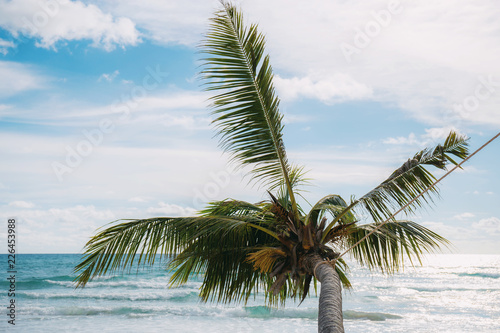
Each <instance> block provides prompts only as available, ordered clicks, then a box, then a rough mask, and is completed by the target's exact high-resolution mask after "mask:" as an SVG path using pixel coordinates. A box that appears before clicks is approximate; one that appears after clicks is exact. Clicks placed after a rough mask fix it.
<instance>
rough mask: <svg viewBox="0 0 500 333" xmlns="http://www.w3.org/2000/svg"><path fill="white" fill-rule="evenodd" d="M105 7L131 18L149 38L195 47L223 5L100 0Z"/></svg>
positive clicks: (203, 1) (197, 0) (196, 0)
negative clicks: (214, 14) (217, 10)
mask: <svg viewBox="0 0 500 333" xmlns="http://www.w3.org/2000/svg"><path fill="white" fill-rule="evenodd" d="M99 5H100V6H101V8H103V9H104V10H106V11H108V12H111V13H114V14H115V15H119V16H125V17H129V18H130V19H132V20H133V21H134V22H135V23H136V24H137V25H138V26H139V27H140V28H141V31H142V30H143V31H144V34H145V36H146V37H148V38H150V39H153V40H154V41H155V42H157V43H162V44H168V43H173V44H183V45H189V46H194V45H196V44H198V43H199V41H200V39H201V38H202V34H203V33H204V32H205V29H206V26H207V24H208V18H209V17H210V16H211V15H212V13H213V11H214V10H215V9H217V8H220V2H219V1H216V0H212V1H206V0H192V1H162V0H143V1H120V0H109V1H105V2H104V1H101V2H100V3H99Z"/></svg>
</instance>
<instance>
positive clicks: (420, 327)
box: [0, 254, 500, 333]
mask: <svg viewBox="0 0 500 333" xmlns="http://www.w3.org/2000/svg"><path fill="white" fill-rule="evenodd" d="M1 258H2V259H1V260H2V261H3V262H4V263H5V264H3V266H6V263H7V257H6V255H2V256H1ZM79 258H80V256H79V255H74V254H65V255H64V254H37V255H36V254H33V255H28V254H26V255H18V257H17V270H18V272H17V274H16V278H17V285H16V289H17V290H16V305H17V306H16V311H17V317H16V325H15V328H14V327H12V326H11V325H9V324H8V323H7V319H8V318H7V316H6V311H7V310H4V315H3V316H2V317H3V318H2V319H1V322H0V331H2V332H10V331H17V332H287V333H291V332H316V331H317V326H316V325H317V320H316V317H317V306H318V298H317V297H315V296H313V297H310V298H308V299H306V300H305V301H304V303H302V305H300V306H297V304H293V303H289V304H288V305H287V306H286V307H285V308H284V309H268V308H266V307H264V306H263V304H264V300H263V297H262V296H257V297H256V299H255V300H253V299H252V301H251V302H250V303H248V304H247V305H246V306H244V305H231V306H222V305H216V304H204V303H200V301H199V299H198V288H199V286H200V284H201V277H197V278H196V277H193V279H191V280H190V281H189V282H188V283H187V284H186V285H184V286H182V287H180V288H175V289H173V288H168V278H169V275H168V273H167V272H165V271H164V270H163V267H162V266H161V265H157V266H156V267H154V268H150V269H146V270H142V271H139V272H137V273H136V272H135V271H134V273H132V274H128V275H120V276H115V277H104V278H99V279H97V280H95V281H94V282H91V283H90V284H89V285H88V286H87V287H86V288H85V289H83V290H82V289H78V290H75V289H74V284H73V282H72V280H73V278H74V275H73V273H72V270H73V267H74V265H75V264H76V263H77V262H78V260H79ZM352 268H353V269H352V271H351V275H350V276H351V281H352V282H353V286H354V288H353V290H352V291H347V292H346V293H344V295H343V297H344V325H345V328H346V332H441V333H442V332H500V256H494V255H436V256H429V257H428V259H427V260H426V262H425V265H424V266H422V267H416V268H411V267H409V268H406V269H405V271H404V272H400V273H398V274H397V275H395V276H392V277H387V276H384V275H382V274H379V273H372V272H370V271H368V270H367V269H364V268H361V267H359V266H356V265H353V266H352ZM3 271H4V273H3V274H4V275H5V276H6V277H8V276H7V273H6V269H4V270H3ZM0 288H1V289H2V292H1V297H0V303H1V304H2V306H3V307H4V309H5V308H6V305H7V304H8V301H9V298H8V297H7V290H8V288H9V282H8V281H7V280H6V278H2V280H1V282H0Z"/></svg>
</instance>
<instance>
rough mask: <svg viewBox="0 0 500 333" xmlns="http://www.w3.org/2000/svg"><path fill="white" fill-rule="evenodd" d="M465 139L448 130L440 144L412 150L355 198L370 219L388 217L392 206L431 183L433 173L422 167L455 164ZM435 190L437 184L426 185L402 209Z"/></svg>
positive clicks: (419, 203) (398, 205) (420, 203)
mask: <svg viewBox="0 0 500 333" xmlns="http://www.w3.org/2000/svg"><path fill="white" fill-rule="evenodd" d="M467 140H468V138H467V137H465V136H462V135H459V134H457V133H456V132H453V131H451V132H450V134H449V135H448V137H447V138H446V140H445V142H444V143H443V144H442V145H441V144H440V145H437V146H436V147H434V148H432V149H424V150H422V151H419V152H418V153H416V154H415V156H413V158H411V159H408V161H406V162H405V163H404V164H403V165H402V166H401V167H399V168H398V169H396V170H395V171H394V172H393V173H392V174H391V175H390V176H389V178H387V179H386V180H384V181H383V182H382V183H381V184H380V185H378V186H377V187H376V188H374V189H373V190H372V191H370V192H368V193H367V194H365V195H364V196H363V197H361V198H360V199H359V200H357V202H358V203H360V204H362V206H363V208H364V209H366V210H367V211H368V212H369V213H370V215H371V216H372V218H373V220H374V221H376V222H377V221H382V220H384V219H386V218H388V217H389V216H390V215H391V214H392V212H393V211H394V210H395V209H399V208H401V207H403V206H404V205H406V204H407V203H409V202H411V201H412V200H413V199H415V198H416V197H417V196H418V195H419V194H420V193H422V192H423V191H425V190H426V189H427V188H428V187H429V186H431V185H432V183H434V181H435V180H436V177H435V176H434V175H433V174H432V173H431V172H430V171H429V170H428V169H427V168H426V167H428V166H433V167H436V168H437V169H440V170H445V169H446V165H447V164H448V163H452V164H455V165H456V164H457V162H456V161H455V159H454V158H458V159H464V158H466V157H467V156H468V154H469V151H468V148H467V146H468V143H467ZM438 191H439V190H438V188H437V187H433V188H431V189H429V191H428V192H427V193H426V194H424V195H423V196H421V197H420V198H418V199H416V200H415V201H414V202H413V203H412V204H411V205H410V206H408V208H407V210H406V212H407V213H411V212H412V211H413V210H414V209H415V208H419V207H422V206H423V205H424V204H428V203H430V202H432V200H433V197H432V196H433V195H438Z"/></svg>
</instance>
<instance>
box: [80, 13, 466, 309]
mask: <svg viewBox="0 0 500 333" xmlns="http://www.w3.org/2000/svg"><path fill="white" fill-rule="evenodd" d="M222 7H223V8H222V9H221V10H220V11H218V12H217V13H216V14H215V16H214V17H213V18H212V19H211V26H210V28H209V31H208V33H207V35H206V38H205V40H204V42H203V44H202V52H203V53H204V54H205V58H204V67H203V70H202V71H201V75H202V78H203V79H204V82H205V84H206V89H207V90H209V91H213V92H214V95H213V97H212V98H211V102H212V109H213V115H214V118H215V119H214V120H213V123H214V125H215V127H216V129H217V132H218V134H219V136H220V144H221V147H222V148H223V149H224V150H225V151H226V152H228V153H229V154H230V155H231V156H232V159H233V161H235V162H236V163H238V164H239V165H241V166H246V165H250V166H251V167H252V171H251V175H252V179H253V180H254V181H255V182H258V183H259V184H260V185H263V186H266V187H267V189H268V196H269V199H268V200H266V201H263V202H259V203H254V204H253V203H248V202H245V201H240V200H234V199H226V200H222V201H216V202H211V203H209V204H208V206H207V207H206V208H205V209H204V210H202V211H201V212H200V213H199V214H198V215H197V216H194V217H176V218H170V217H157V218H148V219H139V220H121V221H118V222H115V223H112V225H110V226H108V227H107V228H105V229H103V230H101V231H99V232H98V233H97V234H96V235H95V236H93V237H92V238H91V239H90V241H89V242H88V243H87V245H86V247H85V255H84V257H83V258H82V261H81V263H80V264H79V265H78V266H77V267H76V268H75V270H76V271H77V272H78V274H79V275H78V277H77V278H76V281H77V285H78V286H85V284H86V283H87V282H88V281H89V280H91V279H92V278H94V277H96V276H98V275H103V274H107V273H113V272H115V271H117V270H118V269H123V268H127V267H128V268H130V267H132V265H135V264H136V263H137V264H139V265H141V264H152V263H154V261H155V259H156V258H157V255H160V256H170V255H174V257H173V259H172V260H171V261H170V263H169V268H171V269H172V270H173V272H174V273H173V275H172V280H171V282H172V284H173V285H178V284H182V283H184V282H186V281H187V279H188V277H189V276H190V274H193V273H196V274H199V273H203V276H204V279H203V283H202V286H201V290H200V297H201V298H202V299H203V300H204V301H209V300H210V301H217V302H224V303H227V302H231V301H243V302H246V301H247V300H248V299H249V297H250V296H251V295H252V294H255V293H256V292H259V291H262V292H264V293H265V295H266V299H267V301H268V303H269V304H284V303H285V300H286V299H288V298H293V299H301V300H302V299H303V298H304V297H306V295H307V294H308V291H309V288H310V284H311V283H316V277H315V268H316V267H317V263H318V262H322V261H329V260H335V259H338V260H336V264H335V267H334V268H335V271H336V272H337V273H338V274H339V276H340V280H341V281H342V284H343V285H344V287H350V282H349V280H348V277H347V274H346V272H347V270H348V266H347V264H346V262H344V261H343V260H342V258H338V256H339V252H340V251H341V250H342V249H346V248H348V247H350V246H351V245H353V244H355V243H356V242H358V241H359V240H360V239H362V238H363V237H364V236H365V235H367V234H368V233H370V232H371V231H372V230H373V229H374V228H376V227H377V226H380V223H381V222H383V221H384V220H386V219H387V218H389V217H390V216H391V213H392V212H393V211H394V210H395V209H399V208H401V207H403V206H404V205H406V204H407V203H409V202H411V201H412V200H415V201H414V202H413V203H412V204H411V205H409V206H408V207H407V208H406V209H405V213H407V214H410V213H412V212H413V211H414V210H415V209H417V208H419V207H422V206H425V205H427V204H429V203H431V202H432V200H433V198H434V197H435V196H436V195H437V194H438V193H437V189H435V188H433V189H431V190H430V191H429V192H427V194H425V195H424V196H421V197H418V196H419V195H420V193H421V192H423V191H424V190H425V189H426V188H427V187H428V186H429V185H431V184H432V183H433V181H434V180H435V177H434V176H433V174H432V173H431V171H432V170H433V169H437V170H440V169H445V168H446V165H447V164H449V163H451V164H457V161H459V160H462V159H464V158H466V157H467V155H468V149H467V138H465V137H464V136H461V135H459V134H457V133H455V132H451V133H450V134H449V135H448V137H447V138H446V140H445V141H444V142H443V143H442V144H440V145H437V146H436V147H434V148H430V149H424V150H422V151H420V152H418V153H416V154H415V155H414V156H413V157H412V158H410V159H408V160H407V161H406V162H405V163H404V164H403V165H402V166H401V167H400V168H398V169H397V170H395V171H394V172H393V173H392V174H391V175H390V176H389V177H388V178H387V179H386V180H384V181H383V182H382V183H380V185H378V186H377V187H375V188H374V189H373V190H371V191H370V192H368V193H367V194H365V195H363V196H362V197H360V198H358V199H355V198H352V199H351V200H350V201H349V202H347V201H346V200H344V199H343V198H342V197H340V196H339V195H336V194H331V195H327V196H325V197H324V198H322V199H321V200H319V201H318V202H317V203H316V204H314V205H313V206H312V207H311V209H310V210H309V212H307V213H306V212H305V211H304V210H303V209H302V208H301V207H300V206H299V204H298V203H297V201H296V197H297V191H298V190H299V188H300V185H301V184H303V183H304V181H305V180H306V179H305V173H304V171H303V168H302V167H300V166H297V165H292V164H291V163H290V162H289V160H288V159H287V155H286V151H285V146H284V144H283V134H282V133H283V123H282V118H283V116H282V114H281V113H280V112H279V99H278V97H277V96H276V93H275V90H274V87H273V83H272V80H273V73H272V69H271V66H270V63H269V56H267V55H266V54H265V52H264V47H265V39H264V36H263V35H262V34H261V33H259V32H258V31H257V26H256V25H250V26H245V25H244V24H243V18H242V15H241V13H239V12H238V11H237V10H236V9H235V8H234V7H233V6H232V5H230V4H227V3H223V6H222ZM362 215H366V216H368V217H369V219H370V221H368V222H369V223H366V221H364V222H362V221H361V220H360V219H359V218H358V216H362ZM443 244H444V245H446V244H447V241H446V240H445V239H444V238H443V237H441V236H439V235H437V234H436V233H434V232H432V231H431V230H429V229H427V228H425V227H423V226H421V225H419V224H417V223H415V222H412V221H407V220H404V221H399V220H395V219H394V218H392V219H390V220H389V221H388V222H387V223H385V224H384V225H383V226H381V227H380V228H379V229H377V230H376V231H375V232H374V233H372V234H371V235H370V236H369V237H367V238H366V239H364V240H363V241H362V242H361V243H360V244H359V245H357V246H355V247H354V248H353V249H352V251H351V252H350V253H351V255H352V257H353V258H354V259H356V260H357V261H358V262H360V263H361V264H364V265H366V266H368V267H370V268H379V269H381V270H383V271H386V272H389V273H392V272H395V271H397V270H398V269H399V268H400V267H401V266H402V265H403V264H404V260H405V259H406V258H415V257H416V258H417V260H420V255H421V254H422V253H424V252H427V251H432V250H434V249H438V248H439V246H440V245H443Z"/></svg>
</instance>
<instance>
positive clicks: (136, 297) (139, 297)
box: [18, 291, 199, 303]
mask: <svg viewBox="0 0 500 333" xmlns="http://www.w3.org/2000/svg"><path fill="white" fill-rule="evenodd" d="M18 294H19V295H20V296H21V297H23V298H26V299H52V300H72V299H74V300H82V299H87V300H108V301H170V302H175V303H186V302H190V301H195V300H197V299H198V298H199V296H198V292H195V291H191V292H189V291H188V292H186V291H181V292H179V291H175V292H172V293H171V294H167V295H164V294H158V293H139V294H127V293H120V294H117V293H102V292H101V293H99V294H88V293H80V292H78V291H75V292H74V293H56V294H54V293H40V292H24V291H21V292H19V293H18Z"/></svg>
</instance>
